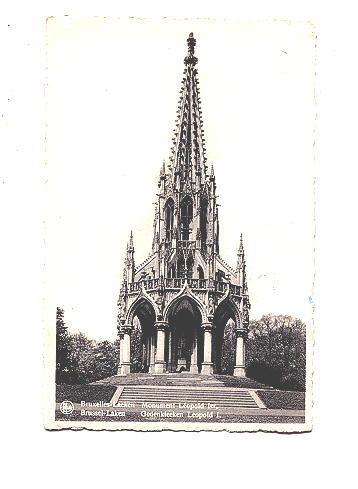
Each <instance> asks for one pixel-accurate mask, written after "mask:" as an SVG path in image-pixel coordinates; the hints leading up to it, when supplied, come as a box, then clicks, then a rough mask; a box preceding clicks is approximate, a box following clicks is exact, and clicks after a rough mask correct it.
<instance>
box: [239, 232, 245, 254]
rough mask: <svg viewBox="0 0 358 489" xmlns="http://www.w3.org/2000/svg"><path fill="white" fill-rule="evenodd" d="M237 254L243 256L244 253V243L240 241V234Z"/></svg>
mask: <svg viewBox="0 0 358 489" xmlns="http://www.w3.org/2000/svg"><path fill="white" fill-rule="evenodd" d="M239 253H240V254H243V253H244V243H243V241H242V233H241V234H240V246H239Z"/></svg>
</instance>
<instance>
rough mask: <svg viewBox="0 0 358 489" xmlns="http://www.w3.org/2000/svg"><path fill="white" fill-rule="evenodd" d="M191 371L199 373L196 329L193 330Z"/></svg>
mask: <svg viewBox="0 0 358 489" xmlns="http://www.w3.org/2000/svg"><path fill="white" fill-rule="evenodd" d="M190 373H191V374H197V373H198V337H197V331H196V329H194V331H193V351H192V353H191V358H190Z"/></svg>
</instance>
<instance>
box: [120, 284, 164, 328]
mask: <svg viewBox="0 0 358 489" xmlns="http://www.w3.org/2000/svg"><path fill="white" fill-rule="evenodd" d="M158 313H159V311H158V308H157V305H156V304H155V303H154V302H153V301H152V300H151V298H150V297H149V296H148V295H147V294H145V293H144V292H142V293H141V294H140V295H139V296H138V297H137V298H136V300H135V301H134V302H133V303H132V304H131V306H130V307H129V309H128V313H127V318H126V322H127V323H128V324H133V319H134V317H135V316H137V317H138V319H139V321H140V322H141V323H142V322H153V323H154V322H155V318H156V317H157V315H158Z"/></svg>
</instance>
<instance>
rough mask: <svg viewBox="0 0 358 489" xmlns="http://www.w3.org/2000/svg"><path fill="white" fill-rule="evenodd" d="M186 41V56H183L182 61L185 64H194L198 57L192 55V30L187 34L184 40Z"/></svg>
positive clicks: (193, 50) (193, 46) (193, 49)
mask: <svg viewBox="0 0 358 489" xmlns="http://www.w3.org/2000/svg"><path fill="white" fill-rule="evenodd" d="M186 42H187V44H188V56H186V57H185V59H184V62H185V64H186V65H188V64H191V65H195V64H196V63H197V62H198V58H196V57H195V56H194V52H195V45H196V39H195V37H194V34H193V33H192V32H191V33H190V34H189V37H188V39H187V40H186Z"/></svg>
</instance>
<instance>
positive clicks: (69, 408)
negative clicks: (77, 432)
mask: <svg viewBox="0 0 358 489" xmlns="http://www.w3.org/2000/svg"><path fill="white" fill-rule="evenodd" d="M74 409H75V406H74V405H73V402H71V401H62V402H61V404H60V411H61V413H62V414H71V413H72V412H73V410H74Z"/></svg>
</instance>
